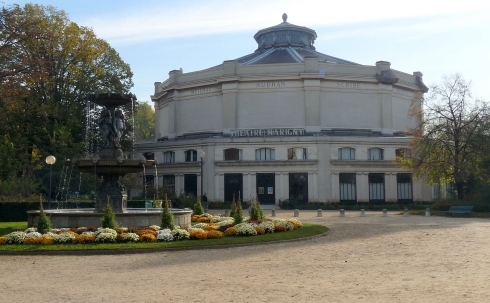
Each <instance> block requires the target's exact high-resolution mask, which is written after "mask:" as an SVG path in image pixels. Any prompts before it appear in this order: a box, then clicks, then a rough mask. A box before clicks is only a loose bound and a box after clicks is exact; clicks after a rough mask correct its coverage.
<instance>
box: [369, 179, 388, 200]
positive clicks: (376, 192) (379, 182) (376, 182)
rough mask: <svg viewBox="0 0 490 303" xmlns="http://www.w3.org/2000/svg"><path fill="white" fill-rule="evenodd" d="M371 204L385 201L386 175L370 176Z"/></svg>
mask: <svg viewBox="0 0 490 303" xmlns="http://www.w3.org/2000/svg"><path fill="white" fill-rule="evenodd" d="M368 179H369V202H384V201H385V175H384V174H369V176H368Z"/></svg>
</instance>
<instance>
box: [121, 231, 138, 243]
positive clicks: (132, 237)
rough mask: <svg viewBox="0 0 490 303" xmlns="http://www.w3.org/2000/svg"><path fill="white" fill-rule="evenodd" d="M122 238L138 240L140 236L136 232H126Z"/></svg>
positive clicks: (129, 240)
mask: <svg viewBox="0 0 490 303" xmlns="http://www.w3.org/2000/svg"><path fill="white" fill-rule="evenodd" d="M122 239H123V241H124V242H138V241H139V240H140V236H138V235H137V234H135V233H127V234H124V236H123V237H122Z"/></svg>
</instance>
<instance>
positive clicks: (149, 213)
mask: <svg viewBox="0 0 490 303" xmlns="http://www.w3.org/2000/svg"><path fill="white" fill-rule="evenodd" d="M170 211H171V213H172V214H173V215H174V221H175V225H178V226H181V227H185V228H187V227H189V226H191V216H192V210H191V209H189V208H184V209H180V208H172V209H171V210H170ZM45 212H46V214H47V215H48V216H49V217H50V219H51V223H52V224H53V228H65V227H68V228H72V227H92V226H93V227H99V226H101V219H102V216H103V215H104V214H103V213H97V212H95V208H84V209H51V210H45ZM115 215H116V221H117V223H118V224H119V225H120V226H122V227H133V226H139V227H147V226H151V225H160V224H161V216H162V209H161V208H128V209H127V212H125V213H117V214H115ZM38 220H39V211H38V210H31V211H28V212H27V225H28V227H36V226H37V222H38Z"/></svg>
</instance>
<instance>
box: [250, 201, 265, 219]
mask: <svg viewBox="0 0 490 303" xmlns="http://www.w3.org/2000/svg"><path fill="white" fill-rule="evenodd" d="M264 219H265V215H264V210H263V209H262V207H260V203H259V202H258V201H255V200H254V199H253V198H252V199H251V203H250V220H254V221H258V222H262V221H264Z"/></svg>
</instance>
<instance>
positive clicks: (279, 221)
mask: <svg viewBox="0 0 490 303" xmlns="http://www.w3.org/2000/svg"><path fill="white" fill-rule="evenodd" d="M272 222H274V224H276V225H280V226H284V227H286V229H287V230H288V231H290V230H293V229H294V225H293V223H291V222H288V221H286V220H284V219H276V220H274V221H272Z"/></svg>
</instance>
